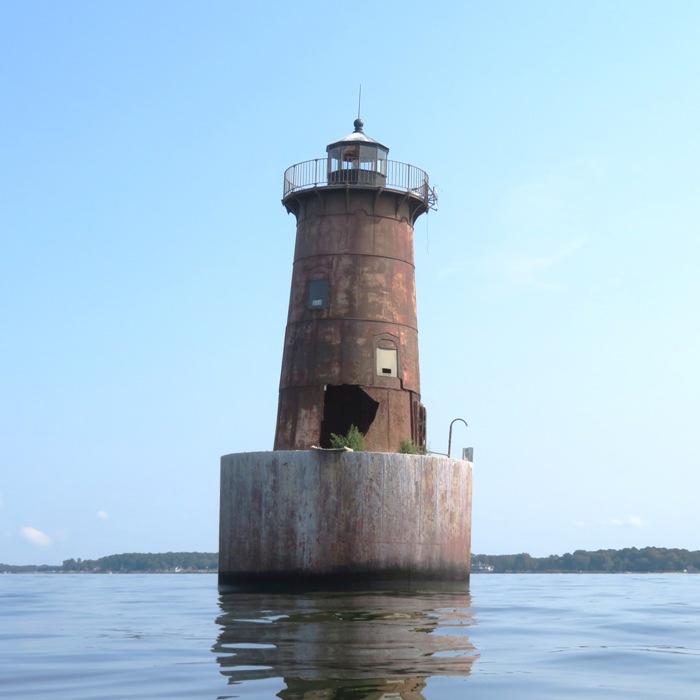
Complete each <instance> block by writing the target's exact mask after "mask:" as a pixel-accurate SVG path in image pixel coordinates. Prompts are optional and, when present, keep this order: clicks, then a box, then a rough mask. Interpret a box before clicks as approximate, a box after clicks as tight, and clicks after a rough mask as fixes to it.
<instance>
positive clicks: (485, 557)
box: [0, 547, 700, 574]
mask: <svg viewBox="0 0 700 700" xmlns="http://www.w3.org/2000/svg"><path fill="white" fill-rule="evenodd" d="M218 564H219V555H218V554H217V553H215V552H165V553H160V554H158V553H156V554H154V553H143V552H130V553H125V554H111V555H109V556H106V557H101V558H99V559H67V560H66V561H64V562H63V563H62V564H60V565H49V564H38V565H35V564H27V565H11V564H0V574H75V573H89V574H127V573H128V574H185V573H188V574H189V573H191V574H215V573H217V572H218ZM471 572H472V573H473V574H578V573H582V574H583V573H586V574H623V573H625V574H662V573H679V574H681V573H685V574H694V573H700V551H688V550H687V549H667V548H664V547H643V548H641V549H637V548H636V547H628V548H625V549H619V550H616V549H599V550H595V551H586V550H582V549H577V550H576V551H575V552H573V553H571V554H570V553H566V554H562V555H556V554H552V555H550V556H548V557H532V556H530V555H529V554H527V553H520V554H495V555H493V554H473V555H472V558H471Z"/></svg>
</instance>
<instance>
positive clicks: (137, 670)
mask: <svg viewBox="0 0 700 700" xmlns="http://www.w3.org/2000/svg"><path fill="white" fill-rule="evenodd" d="M699 587H700V576H693V575H682V574H679V575H651V574H649V575H610V576H606V575H593V574H581V575H547V574H543V575H497V574H480V575H475V576H473V577H472V589H471V595H466V594H460V595H455V594H432V595H431V594H422V595H421V594H412V595H388V594H381V593H370V594H351V595H346V594H332V595H324V594H316V595H308V596H299V595H297V596H288V595H279V596H271V595H230V596H219V595H218V593H217V590H216V576H214V575H193V574H174V575H136V574H132V575H89V574H88V575H48V574H43V575H42V574H39V575H29V574H21V575H14V574H13V575H2V576H0V697H2V698H7V699H8V700H11V699H14V698H45V697H51V698H53V699H54V700H87V699H96V698H100V699H101V700H104V699H108V698H210V699H212V700H216V699H221V698H243V699H244V700H251V699H253V698H255V699H260V700H274V698H281V699H282V700H301V699H302V698H303V699H304V700H380V699H383V700H399V699H403V700H423V699H425V700H428V699H434V700H435V699H440V700H443V699H448V698H450V699H451V698H477V699H478V698H487V699H488V698H499V700H500V699H503V698H518V699H521V698H557V699H563V698H565V699H568V698H612V699H619V698H635V700H637V699H640V698H642V699H643V698H664V699H666V698H697V697H698V696H699V693H700V690H698V689H699V688H700V595H699V593H698V588H699Z"/></svg>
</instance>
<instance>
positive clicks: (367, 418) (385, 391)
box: [275, 186, 425, 452]
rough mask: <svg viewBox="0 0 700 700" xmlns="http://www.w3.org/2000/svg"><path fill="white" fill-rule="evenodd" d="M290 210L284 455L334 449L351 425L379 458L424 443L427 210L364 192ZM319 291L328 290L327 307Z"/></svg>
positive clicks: (335, 190)
mask: <svg viewBox="0 0 700 700" xmlns="http://www.w3.org/2000/svg"><path fill="white" fill-rule="evenodd" d="M285 204H286V205H287V208H288V210H289V211H291V212H293V213H294V214H295V216H296V219H297V230H296V246H295V253H294V266H293V272H292V283H291V292H290V301H289V314H288V318H287V330H286V334H285V343H284V353H283V360H282V372H281V379H280V396H279V408H278V418H277V430H276V435H275V449H276V450H285V449H296V450H300V449H308V448H309V447H311V446H312V445H317V446H321V447H328V446H329V439H330V433H339V434H345V433H346V432H347V430H348V428H349V427H350V424H355V425H356V426H357V427H359V428H360V429H361V430H362V431H363V432H364V433H365V442H366V448H367V449H368V450H371V451H375V452H397V451H398V449H399V445H400V442H401V441H402V440H404V439H412V440H413V441H414V442H415V443H416V444H424V442H425V417H424V413H425V412H424V409H423V408H422V405H421V404H420V372H419V364H418V324H417V314H416V287H415V269H414V258H413V222H414V219H415V217H416V216H417V215H418V214H420V213H421V208H419V207H417V206H416V205H417V202H416V201H415V199H414V198H411V197H407V196H406V194H405V193H400V192H392V191H388V190H383V189H381V188H376V187H366V188H364V187H357V186H352V187H328V188H323V189H315V190H307V191H303V192H300V193H298V194H296V195H295V196H294V197H293V198H292V199H289V200H286V201H285ZM314 282H319V283H320V284H321V285H322V287H323V285H325V288H324V289H323V290H322V291H323V294H324V295H325V296H323V298H320V299H319V300H317V301H318V302H319V303H318V306H314V305H313V302H314V299H313V298H312V293H311V292H310V291H309V290H310V289H311V286H312V285H313V283H314ZM329 387H330V390H329ZM341 387H344V388H342V389H341ZM363 394H364V395H363Z"/></svg>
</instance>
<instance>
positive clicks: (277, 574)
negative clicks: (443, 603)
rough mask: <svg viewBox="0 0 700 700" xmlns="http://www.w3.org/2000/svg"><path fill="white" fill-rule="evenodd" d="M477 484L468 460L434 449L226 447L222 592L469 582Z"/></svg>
mask: <svg viewBox="0 0 700 700" xmlns="http://www.w3.org/2000/svg"><path fill="white" fill-rule="evenodd" d="M471 490H472V464H471V462H466V461H463V460H458V459H448V458H446V457H438V456H433V455H428V456H418V455H405V454H392V453H380V452H347V451H341V450H303V451H278V452H246V453H241V454H231V455H226V456H224V457H222V459H221V510H220V524H219V589H220V590H221V591H222V592H257V591H275V590H279V591H284V590H415V589H423V588H429V589H433V588H438V589H461V590H466V589H467V588H468V586H469V562H470V546H471Z"/></svg>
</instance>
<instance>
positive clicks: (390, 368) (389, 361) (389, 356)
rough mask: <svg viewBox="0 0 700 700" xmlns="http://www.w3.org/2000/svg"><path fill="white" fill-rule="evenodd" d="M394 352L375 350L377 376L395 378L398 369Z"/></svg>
mask: <svg viewBox="0 0 700 700" xmlns="http://www.w3.org/2000/svg"><path fill="white" fill-rule="evenodd" d="M397 355H398V353H397V352H396V350H389V349H387V348H377V374H378V375H380V376H381V377H396V376H397V369H398V360H397Z"/></svg>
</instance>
